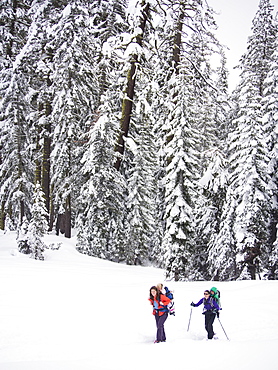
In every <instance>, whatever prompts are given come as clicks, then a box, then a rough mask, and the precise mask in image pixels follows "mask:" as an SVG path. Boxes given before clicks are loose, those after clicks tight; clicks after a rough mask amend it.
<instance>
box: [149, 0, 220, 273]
mask: <svg viewBox="0 0 278 370" xmlns="http://www.w3.org/2000/svg"><path fill="white" fill-rule="evenodd" d="M203 7H204V8H205V9H206V11H205V12H204V11H203ZM160 9H161V12H162V13H163V10H164V11H165V13H164V15H166V14H167V17H165V18H164V20H163V21H162V22H161V23H160V24H158V26H157V27H158V37H157V39H158V42H157V49H158V55H159V61H160V64H159V63H158V66H157V69H156V73H157V77H158V78H157V81H158V83H159V84H160V94H161V97H162V99H161V100H162V101H164V103H162V105H161V107H159V109H160V112H161V113H162V114H161V113H160V116H162V117H164V122H163V118H162V119H161V122H160V127H161V129H160V130H159V132H160V135H163V136H164V140H163V141H164V145H165V148H163V151H164V156H165V162H164V163H165V172H166V174H165V178H164V179H163V183H164V191H165V208H164V218H165V222H166V230H165V234H164V241H163V246H164V253H165V252H166V251H167V252H166V256H167V257H166V260H167V261H168V262H167V264H168V271H167V276H168V277H173V276H174V278H175V279H185V278H193V275H191V273H192V271H193V268H192V266H193V265H192V261H193V260H194V255H195V250H196V248H195V245H194V243H195V237H194V232H193V230H194V204H195V200H196V195H197V194H196V193H195V191H194V190H193V189H196V179H197V171H198V170H199V169H200V161H199V158H200V150H203V149H204V148H203V145H202V143H201V139H202V138H203V140H204V142H205V144H206V145H208V146H209V143H210V142H211V137H210V135H211V130H210V128H211V126H210V125H209V123H210V122H214V120H213V118H215V112H213V114H214V117H213V115H212V108H209V107H208V105H207V104H208V102H210V103H211V102H212V99H211V97H210V96H211V95H212V94H211V91H212V90H213V87H212V80H211V76H210V74H212V73H211V70H210V66H209V57H208V56H209V55H210V54H211V52H212V49H208V50H207V54H206V50H205V46H207V45H208V44H209V43H211V45H210V47H211V48H212V46H213V45H214V46H215V50H214V51H218V52H219V50H220V46H219V44H218V43H217V41H216V40H215V38H214V37H213V35H212V34H210V33H209V32H208V29H209V28H210V27H211V26H212V25H213V22H212V18H211V17H210V9H209V8H206V4H204V3H203V2H202V1H189V2H186V3H184V2H180V1H171V2H170V1H161V2H160ZM162 19H163V18H162ZM204 24H206V26H207V27H208V29H205V28H204ZM194 34H196V35H199V36H198V38H199V41H198V42H196V37H197V36H194ZM160 41H161V45H160V44H158V43H159V42H160ZM204 91H205V92H206V94H204ZM215 96H216V94H215V95H214V97H215ZM207 98H208V99H207ZM214 99H215V98H214ZM207 100H208V102H207ZM211 107H213V105H212V104H211ZM208 112H209V113H210V115H208ZM166 117H167V118H166ZM201 124H203V127H205V126H206V124H207V127H206V132H203V131H204V130H202V133H203V134H204V135H203V136H202V135H199V133H198V132H197V130H198V129H199V128H200V125H201ZM213 129H214V131H215V128H213ZM160 137H161V136H160ZM201 148H202V149H201ZM196 149H197V150H199V153H198V152H197V151H196ZM177 253H178V256H177V258H176V257H175V255H176V254H177ZM196 253H197V251H196ZM175 264H177V265H179V267H177V266H176V265H175ZM178 275H180V276H178Z"/></svg>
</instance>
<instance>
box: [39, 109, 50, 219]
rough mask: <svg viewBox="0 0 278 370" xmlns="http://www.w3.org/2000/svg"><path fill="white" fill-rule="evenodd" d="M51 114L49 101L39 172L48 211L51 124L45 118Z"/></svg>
mask: <svg viewBox="0 0 278 370" xmlns="http://www.w3.org/2000/svg"><path fill="white" fill-rule="evenodd" d="M50 114H51V104H50V103H49V102H46V103H45V117H46V124H45V127H44V129H45V133H44V139H43V154H42V174H41V176H42V177H41V185H42V190H43V192H44V195H45V205H46V209H47V211H48V212H49V209H50V206H49V205H50V144H51V139H50V133H51V124H50V120H48V119H47V117H48V116H50Z"/></svg>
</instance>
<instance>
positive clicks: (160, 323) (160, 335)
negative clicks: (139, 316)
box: [155, 312, 168, 342]
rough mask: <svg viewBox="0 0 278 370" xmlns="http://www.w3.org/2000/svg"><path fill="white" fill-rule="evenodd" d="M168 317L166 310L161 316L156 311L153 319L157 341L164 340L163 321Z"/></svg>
mask: <svg viewBox="0 0 278 370" xmlns="http://www.w3.org/2000/svg"><path fill="white" fill-rule="evenodd" d="M167 317H168V312H165V313H164V314H163V315H162V316H159V315H158V313H156V314H155V321H156V327H157V332H156V340H157V341H158V342H162V341H165V340H166V335H165V331H164V323H165V321H166V319H167Z"/></svg>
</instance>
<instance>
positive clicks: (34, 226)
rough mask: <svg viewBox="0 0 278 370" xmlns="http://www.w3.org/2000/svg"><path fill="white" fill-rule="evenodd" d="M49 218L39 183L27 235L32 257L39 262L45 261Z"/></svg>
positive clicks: (35, 191)
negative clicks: (45, 239)
mask: <svg viewBox="0 0 278 370" xmlns="http://www.w3.org/2000/svg"><path fill="white" fill-rule="evenodd" d="M47 217H48V212H47V209H46V207H45V197H44V194H43V192H42V190H41V185H40V184H39V183H37V184H36V186H35V189H34V204H33V207H32V217H31V220H30V223H29V226H28V234H27V237H28V239H27V243H28V246H29V247H30V250H31V257H32V258H34V259H37V260H44V255H43V252H44V250H45V247H46V245H45V243H44V241H43V240H42V238H43V236H44V235H45V234H46V232H47V230H48V222H47Z"/></svg>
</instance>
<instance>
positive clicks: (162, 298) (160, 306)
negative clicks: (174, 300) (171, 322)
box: [149, 294, 171, 316]
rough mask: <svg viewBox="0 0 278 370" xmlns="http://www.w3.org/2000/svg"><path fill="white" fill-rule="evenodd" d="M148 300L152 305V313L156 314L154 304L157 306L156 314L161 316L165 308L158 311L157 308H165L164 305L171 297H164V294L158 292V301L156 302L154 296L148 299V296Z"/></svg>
mask: <svg viewBox="0 0 278 370" xmlns="http://www.w3.org/2000/svg"><path fill="white" fill-rule="evenodd" d="M149 301H150V302H151V304H152V305H153V307H154V309H153V315H155V314H156V310H157V309H156V308H155V306H157V308H158V311H157V312H158V315H159V316H162V315H164V313H165V312H167V311H166V310H165V311H159V310H163V309H165V307H164V306H167V305H168V304H169V303H170V302H171V299H169V298H168V297H166V296H165V295H164V294H160V301H159V302H158V300H157V299H156V298H154V299H150V298H149ZM155 302H156V305H155ZM161 303H162V304H161Z"/></svg>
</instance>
